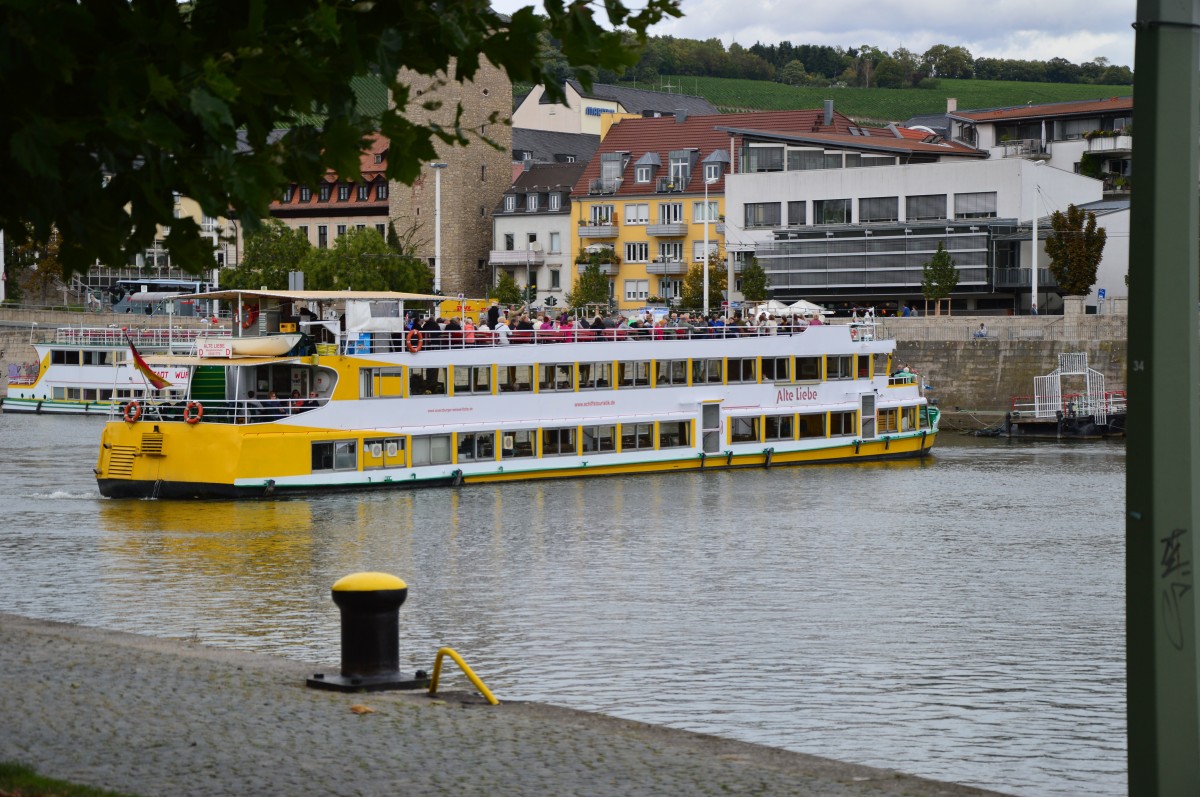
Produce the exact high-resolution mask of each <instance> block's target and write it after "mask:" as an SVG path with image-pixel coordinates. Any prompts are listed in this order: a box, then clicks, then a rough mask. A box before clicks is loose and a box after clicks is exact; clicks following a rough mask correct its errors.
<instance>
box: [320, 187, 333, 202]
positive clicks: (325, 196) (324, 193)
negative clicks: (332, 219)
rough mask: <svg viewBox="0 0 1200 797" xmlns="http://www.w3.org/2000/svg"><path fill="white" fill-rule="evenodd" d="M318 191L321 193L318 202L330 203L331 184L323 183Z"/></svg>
mask: <svg viewBox="0 0 1200 797" xmlns="http://www.w3.org/2000/svg"><path fill="white" fill-rule="evenodd" d="M318 190H319V191H320V193H319V195H318V197H317V201H318V202H328V201H329V192H330V185H329V183H321V185H320V186H319V187H318Z"/></svg>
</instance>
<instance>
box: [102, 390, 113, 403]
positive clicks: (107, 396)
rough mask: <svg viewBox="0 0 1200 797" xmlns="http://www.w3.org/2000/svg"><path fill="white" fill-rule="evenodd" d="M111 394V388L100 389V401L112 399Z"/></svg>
mask: <svg viewBox="0 0 1200 797" xmlns="http://www.w3.org/2000/svg"><path fill="white" fill-rule="evenodd" d="M112 395H113V392H112V391H111V390H101V391H100V400H101V401H112Z"/></svg>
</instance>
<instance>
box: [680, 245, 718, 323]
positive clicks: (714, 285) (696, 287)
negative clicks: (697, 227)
mask: <svg viewBox="0 0 1200 797" xmlns="http://www.w3.org/2000/svg"><path fill="white" fill-rule="evenodd" d="M725 272H726V267H725V260H724V258H723V257H722V256H721V254H720V253H719V252H713V253H712V254H711V255H710V256H709V258H708V307H709V310H712V309H714V308H715V309H720V307H721V302H723V301H724V300H725V297H724V295H723V294H724V291H725V285H726V273H725ZM680 301H681V302H682V304H683V306H684V307H691V308H702V307H703V306H704V265H703V264H701V263H693V264H692V265H691V267H690V268H688V272H687V274H685V275H684V277H683V290H681V291H680Z"/></svg>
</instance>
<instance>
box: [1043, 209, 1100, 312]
mask: <svg viewBox="0 0 1200 797" xmlns="http://www.w3.org/2000/svg"><path fill="white" fill-rule="evenodd" d="M1050 227H1051V229H1053V230H1054V232H1053V234H1051V235H1050V236H1048V237H1047V238H1046V254H1047V255H1049V256H1050V273H1051V274H1053V275H1054V279H1055V281H1056V282H1058V286H1059V288H1061V289H1062V292H1063V294H1064V295H1066V296H1086V295H1087V294H1088V291H1090V290H1091V289H1092V286H1093V285H1095V284H1096V271H1097V269H1099V267H1100V259H1101V258H1102V257H1104V244H1105V242H1106V241H1107V240H1108V233H1107V231H1105V230H1104V228H1103V227H1097V226H1096V214H1095V213H1090V212H1087V211H1084V210H1080V209H1079V208H1077V207H1075V206H1074V205H1067V212H1066V213H1063V212H1062V211H1059V210H1056V211H1054V212H1053V213H1051V214H1050Z"/></svg>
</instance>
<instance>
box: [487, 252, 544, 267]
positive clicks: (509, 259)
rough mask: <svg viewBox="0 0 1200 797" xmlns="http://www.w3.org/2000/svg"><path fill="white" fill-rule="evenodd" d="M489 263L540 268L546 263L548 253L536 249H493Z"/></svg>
mask: <svg viewBox="0 0 1200 797" xmlns="http://www.w3.org/2000/svg"><path fill="white" fill-rule="evenodd" d="M488 262H489V263H490V264H491V265H493V266H540V265H543V264H545V262H546V253H545V252H541V251H537V250H534V249H493V250H491V254H490V255H489V256H488Z"/></svg>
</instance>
